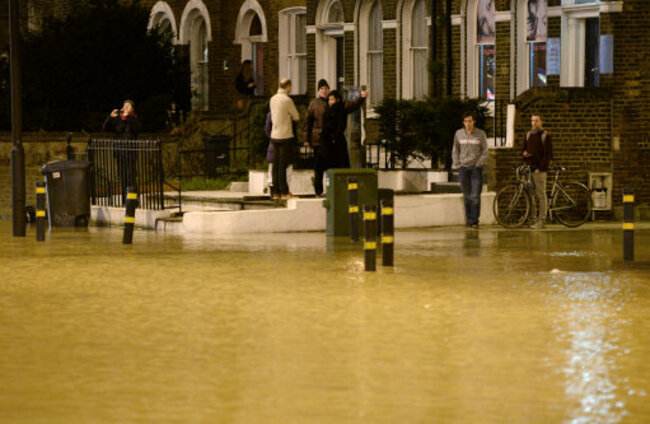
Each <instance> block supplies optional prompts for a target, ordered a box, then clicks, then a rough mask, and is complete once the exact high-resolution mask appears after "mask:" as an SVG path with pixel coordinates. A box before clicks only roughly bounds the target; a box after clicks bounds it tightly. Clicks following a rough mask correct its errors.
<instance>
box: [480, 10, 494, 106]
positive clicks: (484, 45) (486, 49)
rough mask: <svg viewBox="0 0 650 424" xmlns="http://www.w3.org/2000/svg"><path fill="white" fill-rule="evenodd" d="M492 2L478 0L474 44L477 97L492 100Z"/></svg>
mask: <svg viewBox="0 0 650 424" xmlns="http://www.w3.org/2000/svg"><path fill="white" fill-rule="evenodd" d="M494 8H495V5H494V1H493V0H479V2H478V8H477V12H476V28H477V30H476V44H477V52H476V53H475V54H476V55H478V96H479V97H481V98H483V99H486V100H494V98H495V96H494V93H495V90H494V88H495V87H494V82H495V78H494V77H495V74H496V55H495V50H496V49H495V42H496V25H495V19H494V12H495V9H494Z"/></svg>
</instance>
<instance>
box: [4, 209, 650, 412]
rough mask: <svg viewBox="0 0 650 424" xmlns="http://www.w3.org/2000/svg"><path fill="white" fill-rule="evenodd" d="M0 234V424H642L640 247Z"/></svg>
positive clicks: (459, 236) (539, 237) (648, 306)
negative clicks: (381, 255)
mask: <svg viewBox="0 0 650 424" xmlns="http://www.w3.org/2000/svg"><path fill="white" fill-rule="evenodd" d="M33 231H34V230H33V229H31V228H30V229H28V237H27V238H14V237H12V236H11V224H10V222H8V221H0V252H2V257H1V259H0V275H1V276H0V281H1V282H0V352H1V353H0V422H1V423H152V422H158V423H163V422H178V423H361V422H363V423H366V422H367V423H425V422H426V423H430V422H431V423H437V422H452V423H505V422H513V423H514V422H516V423H646V422H650V399H649V396H648V392H649V391H650V361H649V359H650V324H649V323H650V266H648V263H650V247H649V246H650V231H648V230H641V231H638V232H637V237H636V242H637V243H636V246H637V248H636V252H635V253H636V257H637V259H638V261H637V262H636V263H635V264H633V265H626V264H624V263H623V262H622V261H621V239H622V236H621V231H620V230H617V229H614V228H611V227H603V228H601V227H599V226H597V225H596V226H587V227H585V228H583V229H580V230H566V229H562V228H559V227H558V228H553V227H552V228H550V229H548V230H545V231H537V232H533V231H506V230H502V229H499V228H496V227H494V228H492V227H487V228H483V229H481V230H480V231H478V232H477V231H473V230H465V229H464V228H459V227H458V228H456V227H454V228H436V229H427V230H419V231H400V232H398V233H397V235H396V255H395V262H396V265H397V266H396V267H395V268H392V269H384V268H382V267H381V260H380V259H379V260H378V263H379V266H378V272H376V273H366V272H364V271H363V262H362V261H363V255H362V252H361V250H360V249H361V247H360V246H359V245H357V246H353V245H351V244H350V243H349V242H348V241H347V240H331V239H328V238H327V237H326V236H325V235H324V234H322V233H306V234H276V235H247V236H239V237H237V236H227V237H226V236H221V237H215V236H199V237H188V236H178V235H168V234H167V235H165V234H157V233H154V232H143V231H138V232H136V234H135V238H134V244H133V245H132V246H123V245H122V244H121V240H122V233H121V231H120V230H119V229H115V228H104V229H98V228H91V229H89V230H79V231H72V230H67V231H63V230H58V231H55V232H53V233H52V234H51V235H49V236H48V240H47V241H46V242H45V243H40V244H39V243H37V242H36V241H35V240H34V237H33V236H34V232H33Z"/></svg>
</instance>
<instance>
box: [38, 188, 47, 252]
mask: <svg viewBox="0 0 650 424" xmlns="http://www.w3.org/2000/svg"><path fill="white" fill-rule="evenodd" d="M45 220H46V214H45V183H44V182H42V181H39V182H37V183H36V241H45Z"/></svg>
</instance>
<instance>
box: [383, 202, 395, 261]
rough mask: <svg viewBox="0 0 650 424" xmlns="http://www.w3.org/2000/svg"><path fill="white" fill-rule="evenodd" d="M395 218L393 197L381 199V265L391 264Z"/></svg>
mask: <svg viewBox="0 0 650 424" xmlns="http://www.w3.org/2000/svg"><path fill="white" fill-rule="evenodd" d="M394 234H395V219H394V209H393V199H382V200H381V252H382V265H383V266H393V255H394V254H393V245H394V242H395V237H394Z"/></svg>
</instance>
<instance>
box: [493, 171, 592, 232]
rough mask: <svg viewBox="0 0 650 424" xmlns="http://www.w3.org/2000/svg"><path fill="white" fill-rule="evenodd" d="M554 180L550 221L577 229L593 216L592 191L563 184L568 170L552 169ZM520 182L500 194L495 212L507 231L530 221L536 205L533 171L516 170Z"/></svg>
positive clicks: (497, 197)
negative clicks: (563, 174)
mask: <svg viewBox="0 0 650 424" xmlns="http://www.w3.org/2000/svg"><path fill="white" fill-rule="evenodd" d="M551 169H552V170H553V171H555V178H554V179H553V185H552V188H551V195H550V196H549V197H548V198H549V199H550V202H549V203H550V205H549V208H548V213H549V215H550V219H551V220H553V219H557V221H558V222H559V223H560V224H562V225H564V226H565V227H569V228H575V227H579V226H580V225H582V224H584V223H585V222H586V221H587V220H588V219H589V215H590V214H591V208H592V200H591V190H589V188H588V187H587V186H586V185H584V184H582V183H579V182H577V181H570V182H566V183H563V184H561V183H560V182H559V180H560V175H561V173H562V172H564V171H566V170H567V168H565V167H563V166H553V167H551ZM515 174H516V176H517V180H518V182H517V183H515V184H509V185H507V186H505V187H503V188H502V189H501V190H499V192H498V193H497V195H496V197H495V198H494V203H493V204H492V210H493V212H494V217H495V218H496V220H497V222H498V223H499V224H501V225H502V226H503V227H505V228H519V227H521V226H523V225H524V224H525V223H527V222H528V219H529V218H530V215H531V213H532V210H533V206H535V200H534V199H535V195H534V188H533V185H532V182H531V169H530V167H529V166H528V165H526V164H521V165H518V166H517V167H515Z"/></svg>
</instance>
